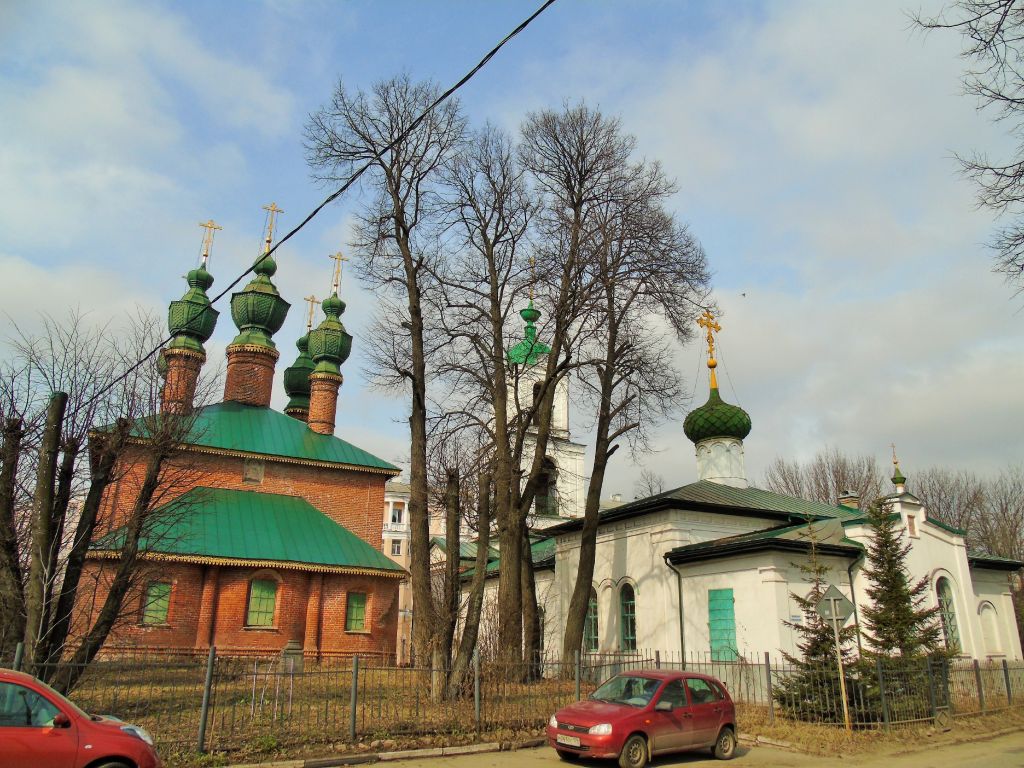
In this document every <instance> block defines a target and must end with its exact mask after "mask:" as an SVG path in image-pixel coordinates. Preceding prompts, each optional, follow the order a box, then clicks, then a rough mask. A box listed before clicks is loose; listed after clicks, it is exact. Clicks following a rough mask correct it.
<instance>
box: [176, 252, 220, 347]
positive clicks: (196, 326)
mask: <svg viewBox="0 0 1024 768" xmlns="http://www.w3.org/2000/svg"><path fill="white" fill-rule="evenodd" d="M185 279H186V280H187V281H188V286H189V287H188V290H187V291H185V295H184V296H182V297H181V298H180V299H178V300H177V301H172V302H171V304H170V306H169V307H168V310H167V329H168V330H169V331H170V332H171V336H172V338H171V342H170V344H168V348H170V349H188V350H191V351H193V352H199V353H204V350H203V344H204V343H206V341H207V340H209V338H210V336H212V335H213V329H214V328H215V327H216V325H217V317H218V315H219V314H220V313H219V312H218V311H217V310H215V309H214V308H213V307H212V306H210V297H209V296H207V295H206V291H207V290H208V289H209V288H210V286H211V285H213V275H211V274H210V273H209V272H207V271H206V267H205V266H200V267H197V268H196V269H193V270H191V271H190V272H189V273H188V275H187V276H186V277H185Z"/></svg>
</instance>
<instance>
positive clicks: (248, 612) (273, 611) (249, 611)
mask: <svg viewBox="0 0 1024 768" xmlns="http://www.w3.org/2000/svg"><path fill="white" fill-rule="evenodd" d="M257 584H261V585H263V584H269V585H271V586H273V588H274V591H273V594H272V595H271V598H272V602H271V608H270V621H269V623H267V624H254V623H253V621H252V619H253V607H254V606H253V588H254V587H255V586H256V585H257ZM280 586H281V585H280V583H279V582H278V580H277V579H275V578H272V577H271V576H270V575H269V574H268V575H265V576H253V577H252V578H251V579H249V592H248V595H247V596H246V600H245V628H246V629H276V628H277V593H278V590H279V587H280ZM259 599H260V600H261V602H265V600H266V598H265V596H259ZM256 615H257V616H265V615H266V608H265V607H264V606H263V605H261V606H259V607H257V614H256Z"/></svg>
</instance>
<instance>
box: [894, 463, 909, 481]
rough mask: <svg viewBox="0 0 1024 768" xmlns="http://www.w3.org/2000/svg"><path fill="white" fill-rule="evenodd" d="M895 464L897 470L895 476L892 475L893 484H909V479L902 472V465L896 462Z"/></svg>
mask: <svg viewBox="0 0 1024 768" xmlns="http://www.w3.org/2000/svg"><path fill="white" fill-rule="evenodd" d="M893 464H894V465H895V467H896V469H895V471H894V472H893V475H892V484H893V485H906V484H907V478H906V477H904V476H903V473H902V472H900V465H899V464H897V463H896V462H893Z"/></svg>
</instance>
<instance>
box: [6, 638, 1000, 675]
mask: <svg viewBox="0 0 1024 768" xmlns="http://www.w3.org/2000/svg"><path fill="white" fill-rule="evenodd" d="M24 658H25V644H24V643H23V642H21V641H20V640H19V641H18V644H17V645H16V646H14V671H15V672H21V661H22V659H24ZM1003 663H1004V664H1005V663H1006V662H1005V661H1004V662H1003Z"/></svg>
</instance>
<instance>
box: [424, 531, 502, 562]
mask: <svg viewBox="0 0 1024 768" xmlns="http://www.w3.org/2000/svg"><path fill="white" fill-rule="evenodd" d="M430 543H431V544H433V545H435V546H437V547H438V548H439V549H440V550H441V551H442V552H444V553H446V554H447V552H448V539H447V538H446V537H444V536H433V537H431V539H430ZM476 551H477V545H476V542H475V541H460V542H459V560H476ZM497 557H498V550H497V549H496V548H495V547H488V548H487V560H488V561H491V560H494V559H496V558H497Z"/></svg>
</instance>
